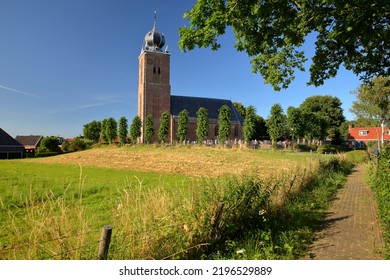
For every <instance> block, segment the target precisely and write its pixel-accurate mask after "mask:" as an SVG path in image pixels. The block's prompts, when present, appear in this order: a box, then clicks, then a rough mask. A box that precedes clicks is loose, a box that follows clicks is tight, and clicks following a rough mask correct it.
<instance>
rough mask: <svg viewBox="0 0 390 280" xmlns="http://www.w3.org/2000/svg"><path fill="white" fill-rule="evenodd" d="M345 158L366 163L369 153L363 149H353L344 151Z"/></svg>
mask: <svg viewBox="0 0 390 280" xmlns="http://www.w3.org/2000/svg"><path fill="white" fill-rule="evenodd" d="M346 156H347V159H348V160H349V161H350V162H352V163H355V164H359V163H367V162H368V161H369V159H370V157H369V154H368V153H367V151H365V150H354V151H350V152H347V153H346Z"/></svg>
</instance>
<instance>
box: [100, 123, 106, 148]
mask: <svg viewBox="0 0 390 280" xmlns="http://www.w3.org/2000/svg"><path fill="white" fill-rule="evenodd" d="M107 121H108V119H104V120H102V121H101V122H100V125H101V128H100V141H101V142H103V143H106V142H108V138H107V134H106V130H107Z"/></svg>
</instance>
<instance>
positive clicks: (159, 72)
mask: <svg viewBox="0 0 390 280" xmlns="http://www.w3.org/2000/svg"><path fill="white" fill-rule="evenodd" d="M158 74H159V75H160V74H161V70H160V67H158Z"/></svg>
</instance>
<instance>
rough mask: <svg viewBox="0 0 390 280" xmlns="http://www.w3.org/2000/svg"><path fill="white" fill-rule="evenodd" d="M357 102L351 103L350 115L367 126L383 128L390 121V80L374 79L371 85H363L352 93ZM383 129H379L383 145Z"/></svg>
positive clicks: (383, 78)
mask: <svg viewBox="0 0 390 280" xmlns="http://www.w3.org/2000/svg"><path fill="white" fill-rule="evenodd" d="M353 93H354V94H356V98H357V100H356V101H354V102H353V104H352V108H351V109H350V110H351V112H352V113H354V114H355V115H356V117H357V118H358V119H364V120H366V122H367V124H369V125H373V126H376V127H377V129H378V132H379V127H382V128H384V127H385V125H386V124H388V123H389V121H390V78H389V77H376V78H374V79H373V80H372V81H371V83H368V84H363V85H361V86H360V87H359V88H357V89H356V90H355V91H354V92H353ZM384 133H385V131H384V129H381V132H380V133H379V134H380V137H379V138H380V139H381V143H382V145H383V142H384Z"/></svg>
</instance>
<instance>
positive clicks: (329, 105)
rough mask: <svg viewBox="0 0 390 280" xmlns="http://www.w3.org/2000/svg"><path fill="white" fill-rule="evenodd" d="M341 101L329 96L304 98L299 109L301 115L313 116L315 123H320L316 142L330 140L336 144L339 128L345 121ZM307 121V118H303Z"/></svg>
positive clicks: (339, 136) (338, 138)
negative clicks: (319, 131) (314, 116)
mask: <svg viewBox="0 0 390 280" xmlns="http://www.w3.org/2000/svg"><path fill="white" fill-rule="evenodd" d="M341 105H342V103H341V101H340V99H339V98H338V97H334V96H330V95H314V96H310V97H308V98H306V99H305V100H304V101H303V102H302V104H301V105H300V106H299V109H300V110H301V111H302V113H303V114H309V115H310V114H311V113H313V114H315V115H316V120H315V122H321V133H320V134H319V136H318V137H319V138H318V140H324V139H325V138H330V139H331V140H332V142H334V143H338V142H340V139H341V133H340V131H339V128H340V126H341V124H342V123H343V122H344V121H345V117H344V114H343V109H342V108H341ZM305 119H307V117H305ZM314 134H316V135H317V134H318V133H317V132H316V133H314Z"/></svg>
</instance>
